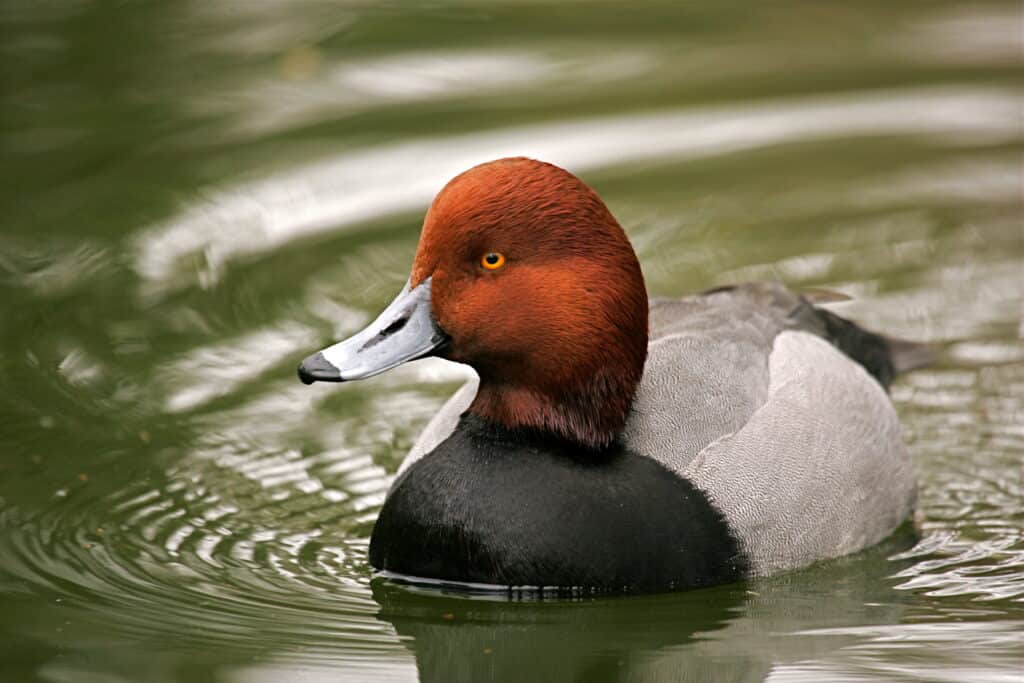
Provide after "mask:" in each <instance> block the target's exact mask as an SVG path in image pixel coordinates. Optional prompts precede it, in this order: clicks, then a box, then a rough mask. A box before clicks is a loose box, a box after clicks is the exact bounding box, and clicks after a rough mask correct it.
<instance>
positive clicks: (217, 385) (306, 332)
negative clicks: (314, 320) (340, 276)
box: [158, 323, 317, 413]
mask: <svg viewBox="0 0 1024 683" xmlns="http://www.w3.org/2000/svg"><path fill="white" fill-rule="evenodd" d="M316 339H317V335H316V331H315V330H313V329H311V328H308V327H304V326H301V325H298V324H294V323H289V324H284V325H281V326H279V327H277V328H273V329H265V330H259V331H256V332H252V333H249V334H246V335H244V336H243V337H240V338H236V339H232V340H229V341H227V342H225V343H223V344H219V345H217V346H209V347H202V348H199V349H197V350H195V351H193V352H191V353H189V354H188V355H186V356H183V357H181V358H177V359H175V360H173V361H171V362H169V363H167V364H165V365H164V366H163V367H161V368H160V370H159V372H158V376H159V377H162V378H166V379H165V381H167V382H168V383H169V384H172V385H178V386H177V387H176V388H175V389H174V390H173V391H172V392H171V394H170V396H169V397H168V399H167V402H166V406H165V408H166V410H167V411H168V412H171V413H178V412H183V411H187V410H192V409H194V408H197V407H199V406H201V405H203V404H204V403H207V402H209V401H210V400H212V399H214V398H217V397H219V396H224V395H226V394H228V393H230V392H231V391H233V390H234V389H235V387H237V386H238V385H240V384H242V383H243V382H246V381H249V380H252V379H254V378H255V377H258V376H259V374H260V373H262V372H264V371H265V370H267V369H268V368H270V367H273V365H274V364H275V363H277V362H279V361H280V360H281V359H282V358H284V357H286V356H288V355H289V354H291V353H294V352H295V351H296V350H297V349H301V348H305V347H308V346H312V345H313V344H314V343H315V341H316Z"/></svg>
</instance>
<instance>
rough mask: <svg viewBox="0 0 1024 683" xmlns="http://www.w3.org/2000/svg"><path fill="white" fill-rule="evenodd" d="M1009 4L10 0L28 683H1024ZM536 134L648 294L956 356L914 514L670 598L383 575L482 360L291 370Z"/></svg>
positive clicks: (3, 648) (0, 76) (918, 442)
mask: <svg viewBox="0 0 1024 683" xmlns="http://www.w3.org/2000/svg"><path fill="white" fill-rule="evenodd" d="M1022 22H1024V18H1022V15H1021V6H1020V4H1019V3H1018V2H1016V1H1012V2H1002V1H993V2H971V3H964V2H943V1H929V2H917V1H908V2H900V3H893V2H883V1H881V0H878V1H871V0H858V1H857V2H844V3H822V2H811V1H797V0H787V1H781V2H772V3H737V2H722V1H715V2H712V1H710V0H704V1H699V2H653V1H640V0H636V1H633V2H630V3H628V4H627V3H621V2H615V3H611V2H609V3H603V2H590V3H582V2H551V3H541V2H531V1H529V0H521V1H519V0H511V1H507V2H471V1H465V2H449V1H447V0H439V1H437V2H431V3H429V4H428V3H412V2H409V3H398V2H363V3H360V2H326V1H322V2H321V1H315V0H289V1H288V2H284V1H282V0H234V1H225V0H222V1H212V0H204V1H198V0H187V1H182V2H157V1H150V2H142V1H137V2H121V3H95V2H84V1H79V0H63V1H57V0H5V2H3V3H2V5H0V36H2V38H0V64H2V66H0V178H2V180H3V182H2V183H0V207H2V212H0V679H3V680H5V681H8V680H9V681H18V682H20V681H47V682H64V681H68V682H71V681H73V682H75V683H79V682H86V683H89V682H93V681H95V682H103V683H121V682H134V681H160V682H162V681H190V682H199V683H202V682H204V681H228V682H235V681H238V682H241V681H245V682H250V681H255V682H257V683H258V682H261V681H328V680H330V681H345V680H351V681H378V680H400V681H410V680H416V679H417V677H419V678H420V679H421V680H425V681H435V680H436V681H459V680H467V681H480V680H501V681H505V680H524V681H525V680H530V681H543V680H557V681H567V680H581V681H582V680H586V681H601V680H649V681H653V680H694V681H697V680H700V681H704V680H729V681H761V680H768V679H770V680H772V681H820V680H832V681H836V680H843V681H856V680H866V679H871V680H892V681H908V680H928V681H956V682H960V681H1010V680H1019V678H1018V677H1019V676H1020V672H1021V670H1022V668H1024V654H1022V653H1024V532H1022V526H1024V481H1022V480H1024V344H1022V341H1021V338H1022V336H1024V322H1022V301H1024V275H1022V273H1024V210H1022V209H1024V207H1022V150H1024V96H1022V93H1024V91H1022V87H1021V86H1022V78H1021V76H1022V70H1021V67H1022V62H1024V39H1022V26H1024V23H1022ZM513 154H514V155H529V156H535V157H538V158H541V159H544V160H547V161H551V162H554V163H557V164H559V165H562V166H564V167H566V168H568V169H570V170H571V171H573V172H575V173H577V174H578V175H580V176H581V177H583V178H584V179H585V180H586V181H587V182H588V183H590V184H591V185H592V186H593V187H594V188H595V189H596V190H597V191H598V192H599V193H600V194H601V195H602V196H603V197H604V199H605V200H606V201H607V203H608V205H609V206H610V208H611V209H612V211H613V213H614V214H615V215H616V216H617V217H618V219H619V221H620V222H621V223H622V225H623V226H624V227H625V229H626V231H627V232H628V233H629V235H630V238H631V239H632V241H633V243H634V245H635V246H636V249H637V252H638V254H639V256H640V260H641V263H642V265H643V269H644V272H645V276H646V278H647V283H648V288H649V290H650V292H651V293H652V294H657V295H668V296H678V295H683V294H686V293H689V292H693V291H697V290H700V289H703V288H707V287H711V286H715V285H720V284H724V283H728V282H734V281H740V280H750V279H780V280H783V281H785V282H787V283H789V284H791V285H793V286H795V287H827V288H831V289H837V290H840V291H842V292H845V293H847V294H849V295H851V296H853V297H854V300H853V301H852V302H849V303H846V304H842V305H841V312H842V313H843V314H844V315H847V316H850V317H853V318H855V319H857V320H858V321H860V322H862V323H864V324H866V325H868V326H871V327H874V328H877V329H880V330H885V331H886V332H888V333H890V334H895V335H899V336H904V337H908V338H912V339H918V340H925V341H929V342H932V343H934V344H935V345H936V347H937V348H938V349H939V351H940V356H941V360H940V361H939V362H938V363H937V364H936V365H935V366H933V367H932V368H930V369H927V370H925V371H921V372H918V373H916V374H913V375H911V376H909V377H907V378H905V379H903V380H902V381H901V382H899V383H898V384H897V385H896V386H895V387H894V390H893V396H894V399H895V401H896V403H897V406H898V410H899V412H900V415H901V418H902V420H903V423H904V425H905V432H906V438H907V440H908V441H909V443H910V448H911V449H912V452H913V455H914V458H915V462H916V466H917V469H918V474H919V481H920V485H921V488H920V502H919V518H920V519H919V529H920V531H919V532H915V531H914V529H913V528H911V525H907V526H906V527H905V528H904V529H902V530H900V532H898V533H897V534H896V535H895V536H894V537H892V538H891V539H889V540H888V541H887V542H885V543H884V544H883V545H882V546H880V547H878V548H875V549H873V550H871V551H868V552H866V553H862V554H860V555H856V556H854V557H849V558H844V559H842V560H839V561H836V562H831V563H826V564H823V565H819V566H816V567H812V568H810V569H808V570H805V571H802V572H797V573H793V574H788V575H784V576H781V577H776V578H774V579H771V580H763V581H755V582H752V583H750V584H744V585H740V586H727V587H724V588H718V589H712V590H706V591H697V592H694V593H690V594H682V595H673V596H655V597H639V598H628V599H607V600H589V601H583V602H575V603H570V602H561V603H558V602H556V603H552V602H536V601H511V602H505V601H494V600H480V599H468V598H466V597H460V596H439V595H436V594H420V593H417V592H415V591H410V590H407V589H397V588H394V587H390V586H387V585H382V584H380V583H379V582H376V581H373V582H371V572H370V569H369V566H368V564H367V561H366V547H367V539H368V534H369V531H370V529H371V528H372V523H373V520H374V518H375V515H376V511H377V510H378V508H379V505H380V503H381V501H382V497H383V494H384V492H385V491H386V489H387V487H388V484H389V482H390V478H391V477H392V476H393V473H394V472H395V469H396V468H397V466H398V463H399V462H400V460H401V458H402V456H403V455H404V453H405V451H406V449H407V448H408V447H409V445H410V444H411V441H412V440H413V439H414V438H415V435H416V433H417V431H418V430H419V429H420V428H421V427H422V426H423V425H424V424H425V422H426V421H427V419H428V418H429V417H430V416H431V415H432V414H433V412H434V411H436V410H437V409H438V407H439V406H440V405H441V404H442V402H443V401H444V400H445V398H446V397H447V396H448V395H450V393H451V392H452V391H453V390H454V389H455V388H456V387H457V386H458V384H459V382H460V381H462V380H463V379H464V378H465V377H466V376H467V375H466V371H465V370H464V369H462V368H460V367H458V366H454V365H449V364H446V363H444V362H442V361H421V362H418V363H414V364H412V365H409V366H406V367H404V368H402V369H401V370H399V371H396V372H393V373H390V374H388V375H386V376H383V377H379V378H376V379H374V380H371V381H367V382H362V383H356V384H353V385H341V386H328V385H314V386H312V387H304V386H301V385H300V384H299V383H298V381H297V380H296V378H295V367H296V365H297V363H298V361H299V360H300V359H301V358H302V357H303V356H305V355H306V354H307V353H309V352H310V351H312V350H315V349H317V348H320V347H321V346H323V345H324V344H326V343H327V342H329V341H332V340H334V339H336V338H338V337H340V336H343V335H345V334H347V333H349V332H351V331H353V330H355V329H357V328H358V327H359V326H360V325H361V324H362V323H364V322H366V321H367V320H368V319H369V318H370V316H371V315H374V314H375V313H376V312H377V311H379V310H380V309H381V308H382V307H383V306H384V305H385V304H386V303H387V302H388V301H389V300H390V299H391V297H392V296H393V295H394V294H395V293H396V292H397V291H398V289H399V288H400V287H401V285H402V283H403V282H404V280H405V278H406V276H407V273H408V267H409V264H410V261H411V258H412V254H413V251H414V249H415V245H416V240H417V235H418V231H419V226H420V221H421V219H422V215H423V212H424V210H425V208H426V205H427V203H428V202H429V200H430V198H431V197H432V196H433V194H434V193H435V192H436V191H437V190H438V189H440V187H441V186H442V185H443V184H444V182H445V181H446V180H447V179H448V178H450V177H451V176H452V175H454V174H455V173H457V172H459V171H461V170H464V169H465V168H467V167H468V166H470V165H473V164H475V163H478V162H481V161H485V160H488V159H492V158H496V157H500V156H505V155H513Z"/></svg>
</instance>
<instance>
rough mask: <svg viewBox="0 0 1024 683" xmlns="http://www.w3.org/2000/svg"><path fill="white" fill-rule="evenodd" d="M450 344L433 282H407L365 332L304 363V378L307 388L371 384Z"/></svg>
mask: <svg viewBox="0 0 1024 683" xmlns="http://www.w3.org/2000/svg"><path fill="white" fill-rule="evenodd" d="M447 340H448V335H446V334H445V333H444V331H443V330H441V328H440V327H438V326H437V323H436V322H435V321H434V314H433V312H432V310H431V305H430V278H427V279H426V280H424V281H423V282H421V283H420V284H419V285H417V286H416V287H410V285H409V283H406V285H405V287H404V288H403V289H402V291H401V292H399V294H398V296H397V297H395V300H394V301H392V302H391V304H390V305H388V307H387V308H385V309H384V312H383V313H381V314H380V315H379V316H378V317H377V319H376V320H374V321H373V322H372V323H370V325H369V326H367V327H366V329H364V330H363V331H362V332H359V333H357V334H355V335H353V336H352V337H349V338H348V339H346V340H345V341H342V342H338V343H337V344H334V345H333V346H328V347H327V348H326V349H323V350H322V351H318V352H317V353H314V354H313V355H312V356H309V357H308V358H306V359H305V360H304V361H302V363H301V364H300V365H299V379H300V380H302V382H303V383H304V384H312V383H313V382H318V381H319V382H348V381H350V380H354V379H366V378H367V377H373V376H374V375H379V374H380V373H382V372H385V371H387V370H390V369H391V368H393V367H396V366H398V365H401V364H402V363H406V362H408V361H411V360H416V359H417V358H423V357H424V356H429V355H430V354H431V353H433V351H434V350H435V349H437V348H438V347H440V346H442V345H443V344H444V343H445V342H446V341H447Z"/></svg>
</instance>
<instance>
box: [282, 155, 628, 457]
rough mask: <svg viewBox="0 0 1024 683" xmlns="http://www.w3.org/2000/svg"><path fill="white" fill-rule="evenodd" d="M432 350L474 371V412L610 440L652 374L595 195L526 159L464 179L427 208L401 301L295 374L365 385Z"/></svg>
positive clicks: (592, 442) (610, 221)
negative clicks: (645, 378)
mask: <svg viewBox="0 0 1024 683" xmlns="http://www.w3.org/2000/svg"><path fill="white" fill-rule="evenodd" d="M431 355H433V356H440V357H442V358H446V359H448V360H452V361H456V362H460V363H466V364H468V365H470V366H472V367H473V369H474V370H476V372H477V374H478V375H479V376H480V387H479V389H478V391H477V395H476V398H475V400H474V401H473V404H472V405H471V406H470V408H469V412H471V413H475V414H477V415H479V416H481V417H483V418H485V419H487V420H490V421H493V422H495V423H498V424H499V425H502V426H504V427H506V428H509V429H513V430H529V431H533V432H541V433H547V434H550V435H553V436H556V437H558V438H561V439H566V440H570V441H573V442H576V443H578V444H580V445H582V446H585V447H587V448H595V449H596V448H602V447H605V446H607V445H609V444H610V443H611V442H612V441H613V440H614V439H615V437H616V435H618V434H619V433H620V432H621V431H622V429H623V427H624V425H625V422H626V418H627V416H628V414H629V410H630V406H631V405H632V402H633V397H634V394H635V393H636V388H637V385H638V384H639V382H640V377H641V375H642V373H643V367H644V361H645V359H646V355H647V292H646V289H645V287H644V281H643V276H642V274H641V272H640V264H639V263H638V262H637V259H636V255H635V254H634V252H633V249H632V247H631V246H630V243H629V240H628V239H627V238H626V235H625V233H624V232H623V231H622V228H621V227H620V226H619V224H618V223H617V222H616V220H615V218H614V217H613V216H612V214H611V212H610V211H609V210H608V208H607V207H606V206H605V205H604V202H602V201H601V199H600V198H599V197H598V196H597V194H596V193H594V191H593V190H591V189H590V188H589V187H588V186H587V185H586V184H585V183H583V181H581V180H580V179H579V178H577V177H575V176H574V175H572V174H571V173H569V172H567V171H565V170H563V169H561V168H558V167H557V166H553V165H551V164H547V163H543V162H539V161H535V160H532V159H525V158H512V159H500V160H498V161H492V162H489V163H486V164H482V165H480V166H476V167H474V168H472V169H470V170H468V171H466V172H464V173H462V174H461V175H459V176H457V177H456V178H454V179H453V180H452V181H451V182H449V183H448V185H446V186H445V188H444V189H443V190H441V192H440V194H438V195H437V197H436V198H435V199H434V202H433V203H432V204H431V206H430V209H429V210H428V211H427V215H426V218H425V219H424V222H423V230H422V233H421V234H420V241H419V246H418V248H417V251H416V257H415V260H414V261H413V265H412V273H411V275H410V277H409V281H408V283H407V284H406V285H405V287H404V289H403V290H402V292H401V293H400V294H399V295H398V297H397V298H396V299H395V300H394V301H393V302H392V303H391V304H390V305H389V306H388V307H387V308H386V309H385V310H384V312H383V313H381V315H380V316H379V317H378V318H377V319H376V320H375V321H374V322H373V323H371V324H370V325H369V326H368V327H367V328H366V329H364V330H363V331H361V332H359V333H358V334H356V335H355V336H353V337H351V338H349V339H347V340H345V341H342V342H340V343H338V344H335V345H333V346H330V347H328V348H326V349H324V350H322V351H320V352H319V353H316V354H313V355H312V356H310V357H308V358H306V359H305V360H304V361H303V362H302V364H301V365H300V366H299V377H300V379H302V381H303V382H306V383H307V384H308V383H311V382H313V381H317V380H320V381H333V382H344V381H349V380H355V379H363V378H366V377H371V376H373V375H376V374H378V373H381V372H384V371H385V370H389V369H391V368H393V367H395V366H397V365H400V364H401V363H404V362H407V361H410V360H415V359H417V358H422V357H425V356H431Z"/></svg>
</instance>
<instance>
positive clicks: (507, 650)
mask: <svg viewBox="0 0 1024 683" xmlns="http://www.w3.org/2000/svg"><path fill="white" fill-rule="evenodd" d="M746 593H747V591H746V589H745V588H744V587H742V586H736V585H734V586H726V587H717V588H711V589H707V590H700V591H693V592H689V593H680V594H673V595H651V596H639V597H613V598H593V599H583V600H576V601H572V602H568V601H565V600H543V599H537V598H536V597H534V598H532V599H529V598H527V599H523V600H518V601H516V600H506V599H504V598H497V597H483V596H453V595H442V594H439V593H438V592H437V591H434V590H430V589H416V588H410V587H407V586H397V585H395V584H391V583H388V582H385V581H383V580H379V579H378V580H376V581H375V582H374V585H373V596H374V598H375V599H376V600H377V601H378V602H379V603H380V605H381V610H380V612H379V614H378V617H379V618H381V619H384V620H386V621H389V622H391V624H392V625H393V626H394V627H395V630H396V631H397V632H398V634H399V636H400V637H402V638H403V640H404V641H405V642H406V644H407V646H408V647H409V648H410V649H411V650H412V652H413V653H414V655H415V656H416V665H417V668H418V669H419V675H420V680H421V681H430V682H433V681H486V680H522V681H546V680H550V681H605V680H609V681H610V680H621V679H622V678H623V677H624V676H625V677H627V678H628V677H629V674H630V672H632V671H634V670H635V669H636V667H637V666H638V664H640V663H641V660H644V659H645V658H646V657H648V656H649V655H651V654H655V653H657V652H659V651H663V650H667V649H671V648H672V647H673V646H681V645H685V644H687V643H689V642H691V641H692V640H694V639H695V638H700V637H701V636H702V634H706V633H708V632H709V631H714V630H717V629H720V628H722V627H723V626H725V625H726V624H727V623H728V622H729V620H730V619H731V618H733V617H735V616H736V613H737V612H738V611H739V610H740V609H742V607H743V604H744V602H745V599H746ZM680 680H685V679H680Z"/></svg>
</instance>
